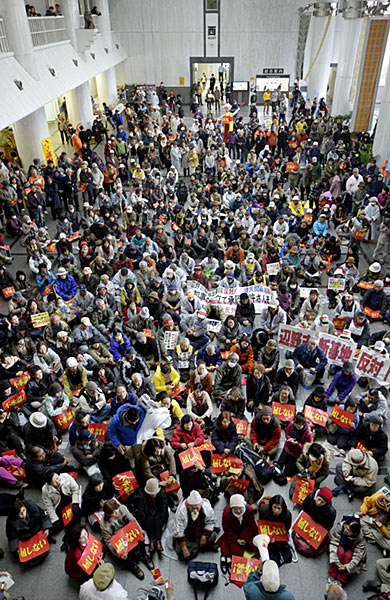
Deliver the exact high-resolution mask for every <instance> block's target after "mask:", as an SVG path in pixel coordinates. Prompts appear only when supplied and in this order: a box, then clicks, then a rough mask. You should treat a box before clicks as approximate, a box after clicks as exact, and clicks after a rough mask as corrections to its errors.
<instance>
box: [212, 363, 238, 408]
mask: <svg viewBox="0 0 390 600" xmlns="http://www.w3.org/2000/svg"><path fill="white" fill-rule="evenodd" d="M241 376H242V370H241V367H240V365H239V364H238V355H237V354H236V353H235V352H231V353H230V354H229V356H228V358H227V361H225V362H223V363H222V365H220V366H219V367H218V369H217V372H216V374H215V380H214V388H213V393H214V397H216V398H221V397H223V396H224V395H225V394H226V392H228V391H229V390H230V389H231V388H233V387H237V388H241Z"/></svg>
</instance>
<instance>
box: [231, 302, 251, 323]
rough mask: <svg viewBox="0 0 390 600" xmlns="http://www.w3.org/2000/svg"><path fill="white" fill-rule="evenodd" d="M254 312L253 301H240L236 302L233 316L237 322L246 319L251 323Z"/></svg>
mask: <svg viewBox="0 0 390 600" xmlns="http://www.w3.org/2000/svg"><path fill="white" fill-rule="evenodd" d="M255 316H256V312H255V305H254V304H253V302H251V301H249V302H248V304H242V302H240V301H238V302H237V309H236V314H235V317H236V319H237V321H238V322H239V323H241V325H242V323H243V321H244V320H245V319H248V321H249V323H250V324H251V325H253V322H254V320H255Z"/></svg>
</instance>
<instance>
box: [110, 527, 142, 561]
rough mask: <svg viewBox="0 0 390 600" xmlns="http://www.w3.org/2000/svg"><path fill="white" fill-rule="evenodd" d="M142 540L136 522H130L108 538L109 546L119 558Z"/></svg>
mask: <svg viewBox="0 0 390 600" xmlns="http://www.w3.org/2000/svg"><path fill="white" fill-rule="evenodd" d="M144 539H145V537H144V535H143V533H142V531H141V528H140V526H139V525H138V523H137V521H130V523H128V524H127V525H125V526H124V527H122V529H120V530H119V531H118V532H117V533H116V534H115V535H113V536H112V538H110V544H111V546H112V547H113V548H114V550H115V552H116V553H117V555H118V556H119V558H120V557H121V556H123V554H125V553H126V554H128V553H129V552H130V551H131V550H132V549H133V548H135V547H136V545H137V544H138V542H142V541H143V540H144Z"/></svg>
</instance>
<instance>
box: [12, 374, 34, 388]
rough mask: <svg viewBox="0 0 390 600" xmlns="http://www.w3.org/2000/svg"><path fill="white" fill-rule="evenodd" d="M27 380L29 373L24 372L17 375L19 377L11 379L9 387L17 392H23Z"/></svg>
mask: <svg viewBox="0 0 390 600" xmlns="http://www.w3.org/2000/svg"><path fill="white" fill-rule="evenodd" d="M29 379H31V377H30V373H28V372H27V371H25V372H24V373H23V374H22V375H19V377H13V378H12V379H10V380H9V382H10V384H11V385H13V386H14V387H16V389H17V390H19V391H20V390H24V388H25V387H26V383H27V381H28V380H29Z"/></svg>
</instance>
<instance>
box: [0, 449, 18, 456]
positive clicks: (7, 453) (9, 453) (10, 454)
mask: <svg viewBox="0 0 390 600" xmlns="http://www.w3.org/2000/svg"><path fill="white" fill-rule="evenodd" d="M1 456H15V457H16V450H7V451H6V452H2V453H1Z"/></svg>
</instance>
